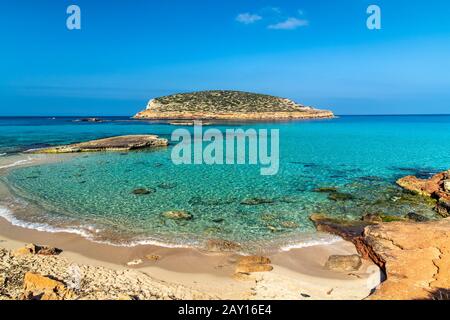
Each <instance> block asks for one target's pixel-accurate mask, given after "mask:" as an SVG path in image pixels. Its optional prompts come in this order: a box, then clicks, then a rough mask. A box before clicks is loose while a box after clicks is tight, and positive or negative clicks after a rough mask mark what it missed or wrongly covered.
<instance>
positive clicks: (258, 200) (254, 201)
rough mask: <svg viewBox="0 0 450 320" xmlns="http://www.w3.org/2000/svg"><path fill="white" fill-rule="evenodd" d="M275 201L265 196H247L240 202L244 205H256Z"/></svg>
mask: <svg viewBox="0 0 450 320" xmlns="http://www.w3.org/2000/svg"><path fill="white" fill-rule="evenodd" d="M274 202H275V201H274V200H272V199H266V198H248V199H244V200H242V201H241V204H242V205H244V206H258V205H262V204H272V203H274Z"/></svg>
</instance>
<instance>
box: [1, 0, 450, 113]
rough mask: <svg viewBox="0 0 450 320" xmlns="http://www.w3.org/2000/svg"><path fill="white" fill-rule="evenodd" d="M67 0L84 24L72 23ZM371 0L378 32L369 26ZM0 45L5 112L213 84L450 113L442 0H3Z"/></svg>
mask: <svg viewBox="0 0 450 320" xmlns="http://www.w3.org/2000/svg"><path fill="white" fill-rule="evenodd" d="M71 4H76V5H78V6H79V7H80V8H81V18H82V29H81V30H73V31H69V30H68V29H67V28H66V18H67V16H68V15H67V14H66V8H67V7H68V6H69V5H71ZM370 4H377V5H379V6H380V7H381V10H382V30H376V31H370V30H368V29H367V28H366V19H367V16H368V15H367V14H366V9H367V7H368V6H369V5H370ZM0 40H1V43H2V44H1V50H0V115H132V114H134V113H136V112H137V111H138V110H139V109H141V108H143V107H144V106H145V105H146V103H147V101H148V100H149V99H150V98H153V97H156V96H160V95H166V94H171V93H176V92H184V91H196V90H207V89H235V90H244V91H252V92H260V93H268V94H274V95H279V96H284V97H288V98H291V99H294V100H296V101H298V102H300V103H304V104H308V105H313V106H316V107H320V108H330V109H332V110H334V111H335V112H336V113H337V114H402V113H407V114H413V113H450V90H449V88H450V2H449V1H446V0H442V1H437V0H428V1H424V0H414V1H406V0H371V1H365V0H342V1H336V0H328V1H327V0H297V1H291V0H277V1H274V0H272V1H266V0H261V1H256V0H254V1H251V0H240V1H237V0H236V1H233V0H228V1H216V0H195V1H191V0H171V1H167V0H151V1H149V0H133V1H125V0H110V1H103V0H71V1H66V0H58V1H54V0H28V1H27V0H2V1H1V2H0Z"/></svg>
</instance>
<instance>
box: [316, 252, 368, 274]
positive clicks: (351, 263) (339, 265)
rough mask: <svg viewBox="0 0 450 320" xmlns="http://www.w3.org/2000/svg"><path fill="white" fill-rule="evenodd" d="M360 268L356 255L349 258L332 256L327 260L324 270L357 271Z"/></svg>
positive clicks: (359, 259)
mask: <svg viewBox="0 0 450 320" xmlns="http://www.w3.org/2000/svg"><path fill="white" fill-rule="evenodd" d="M361 266H362V260H361V257H360V256H359V255H357V254H354V255H350V256H340V255H333V256H330V257H329V258H328V261H327V262H326V264H325V268H327V269H329V270H333V271H340V272H345V271H357V270H359V268H361Z"/></svg>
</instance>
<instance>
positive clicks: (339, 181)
mask: <svg viewBox="0 0 450 320" xmlns="http://www.w3.org/2000/svg"><path fill="white" fill-rule="evenodd" d="M72 120H73V119H68V118H66V119H56V120H49V119H32V118H30V119H6V120H5V119H0V137H1V138H2V139H1V144H0V153H8V154H11V153H14V152H18V151H21V150H24V149H28V148H32V147H35V146H39V145H47V144H50V145H51V144H62V143H70V142H76V141H83V140H89V139H95V138H100V137H106V136H112V135H122V134H132V133H154V134H159V135H161V136H163V137H169V136H168V135H169V134H170V133H171V132H172V130H173V129H175V127H172V126H168V125H164V124H152V123H146V122H129V121H119V120H125V119H118V118H111V120H112V121H111V122H106V123H100V124H85V123H74V122H72ZM229 127H235V126H231V125H227V126H225V125H223V126H219V127H218V128H219V129H220V130H225V129H227V128H229ZM240 127H241V128H243V129H246V128H249V127H251V128H255V129H258V128H269V129H270V128H277V129H280V140H281V141H280V153H281V155H280V171H279V173H278V175H275V176H261V175H260V171H259V169H260V168H259V167H258V166H250V165H234V166H227V165H219V166H207V165H197V166H194V165H193V166H187V165H182V166H175V165H174V164H173V163H172V162H171V159H170V152H171V148H172V147H169V148H165V149H158V150H153V151H143V152H130V153H126V154H124V153H98V154H83V155H79V156H75V157H71V158H70V159H69V160H65V161H59V162H51V163H48V164H44V165H40V166H35V167H24V168H21V167H18V168H17V169H15V170H10V171H9V174H8V175H7V176H6V177H4V179H5V181H6V182H7V183H8V184H9V186H10V188H11V191H12V192H13V194H14V199H12V198H8V199H1V200H2V201H3V204H4V205H5V206H11V205H14V206H15V208H16V209H17V210H16V218H19V219H21V220H25V221H28V222H30V223H35V225H39V226H42V225H46V224H49V225H50V226H53V227H61V228H65V229H71V230H79V231H80V232H81V233H83V234H84V235H86V236H89V237H91V238H93V239H96V240H101V241H110V242H114V243H117V244H131V243H137V242H140V243H159V244H161V243H162V244H165V245H195V246H201V245H202V244H203V242H204V241H205V240H206V239H210V238H222V239H228V240H233V241H238V242H241V243H243V245H244V247H245V248H247V249H248V250H262V249H264V248H267V247H272V248H282V247H284V248H286V247H289V246H296V245H304V244H307V243H315V242H317V241H330V240H332V238H330V237H328V236H325V235H319V234H316V233H315V231H314V227H313V225H312V223H311V222H310V221H309V216H310V215H311V214H312V213H317V212H319V213H326V214H329V215H333V216H338V217H344V218H353V219H359V218H360V217H361V216H362V215H363V214H365V213H375V212H379V213H385V214H389V215H399V216H403V215H405V214H407V213H408V212H411V211H414V212H417V213H421V214H424V215H427V216H429V217H435V214H434V212H433V210H432V208H431V207H430V206H429V205H427V204H426V203H425V202H423V201H421V199H418V198H417V197H414V196H411V195H409V194H406V193H404V192H402V190H400V188H398V187H396V186H395V180H396V179H397V178H399V177H401V176H405V175H408V174H417V175H419V176H423V177H427V176H430V175H432V174H433V173H435V172H438V171H440V170H445V169H448V167H449V164H450V152H449V150H450V117H449V116H404V117H400V116H398V117H341V118H339V119H334V120H323V121H305V122H290V123H272V124H248V125H240ZM176 128H179V127H176ZM321 187H322V188H323V187H335V188H337V189H338V190H339V192H341V193H342V194H344V197H345V196H346V197H348V199H342V200H339V199H337V201H336V199H332V197H330V194H329V193H325V192H317V190H316V189H317V188H321ZM137 188H146V189H148V190H150V191H153V192H152V193H151V194H148V195H135V194H133V190H135V189H137ZM350 195H351V197H350ZM251 198H260V199H263V200H264V202H267V203H263V204H259V205H246V204H245V200H246V199H251ZM18 199H19V200H20V201H19V200H18ZM12 202H14V203H12ZM243 202H244V203H243ZM30 206H32V207H33V210H30V209H28V210H26V209H25V208H27V207H28V208H29V207H30ZM169 210H185V211H188V212H189V213H191V214H192V215H193V219H192V220H189V221H173V220H170V219H167V218H164V216H163V215H162V214H163V213H164V212H165V211H169ZM30 226H32V224H30Z"/></svg>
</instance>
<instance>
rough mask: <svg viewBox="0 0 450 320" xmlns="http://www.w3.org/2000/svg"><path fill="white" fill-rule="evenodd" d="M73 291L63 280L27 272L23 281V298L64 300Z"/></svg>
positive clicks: (69, 296) (70, 295) (71, 295)
mask: <svg viewBox="0 0 450 320" xmlns="http://www.w3.org/2000/svg"><path fill="white" fill-rule="evenodd" d="M71 297H73V293H72V292H71V291H70V290H69V289H67V287H66V286H65V285H64V283H62V282H61V281H58V280H54V279H51V278H49V277H44V276H42V275H40V274H37V273H32V272H27V273H26V274H25V277H24V282H23V295H22V299H23V300H64V299H70V298H71Z"/></svg>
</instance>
